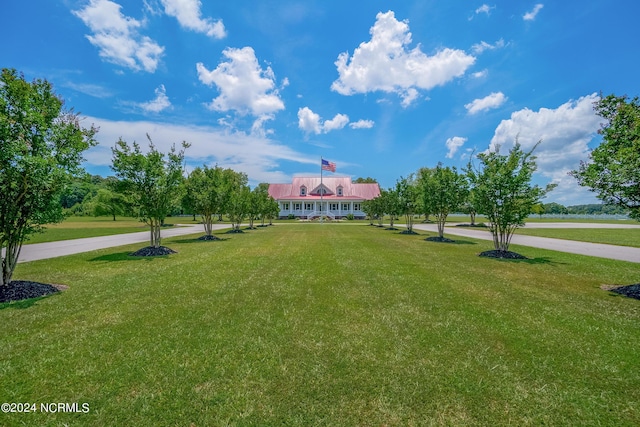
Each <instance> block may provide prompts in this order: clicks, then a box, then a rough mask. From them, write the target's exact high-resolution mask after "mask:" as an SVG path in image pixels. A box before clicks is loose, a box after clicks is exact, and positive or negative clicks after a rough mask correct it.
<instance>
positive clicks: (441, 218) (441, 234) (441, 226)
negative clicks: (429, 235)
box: [436, 215, 447, 239]
mask: <svg viewBox="0 0 640 427" xmlns="http://www.w3.org/2000/svg"><path fill="white" fill-rule="evenodd" d="M436 218H437V219H438V236H439V237H440V238H441V239H442V238H443V237H444V224H445V222H446V220H447V217H446V216H444V215H436Z"/></svg>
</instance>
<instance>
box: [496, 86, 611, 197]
mask: <svg viewBox="0 0 640 427" xmlns="http://www.w3.org/2000/svg"><path fill="white" fill-rule="evenodd" d="M598 99H599V98H598V95H597V94H595V93H594V94H591V95H588V96H584V97H582V98H580V99H578V100H577V101H569V102H566V103H565V104H562V105H561V106H559V107H558V108H556V109H548V108H541V109H540V110H539V111H537V112H536V111H532V110H529V109H528V108H525V109H523V110H520V111H516V112H514V113H513V114H511V118H510V119H508V120H503V121H502V122H501V123H500V124H499V125H498V127H497V128H496V130H495V134H494V136H493V138H492V140H491V145H490V147H489V148H490V149H491V150H495V149H496V147H497V146H500V147H501V152H506V150H508V149H509V148H511V147H513V144H514V141H515V139H516V137H518V142H519V143H520V145H521V146H522V148H523V149H524V150H530V149H531V148H532V147H533V146H534V145H535V144H536V143H537V142H538V141H540V140H542V143H541V144H540V145H539V146H538V148H536V151H534V155H535V156H537V165H538V172H539V173H540V174H541V175H542V176H544V177H547V178H551V179H552V181H553V182H555V183H557V184H558V188H557V189H556V190H554V191H553V192H552V193H550V195H549V198H550V199H551V198H553V199H554V200H560V199H559V198H560V197H561V196H562V197H564V199H562V200H563V202H565V203H564V204H567V203H569V204H570V203H577V202H580V200H584V199H585V198H590V199H593V195H592V194H591V193H589V192H588V191H587V190H586V189H583V188H580V187H579V186H578V185H577V183H576V181H575V179H574V178H572V177H568V176H567V174H568V172H569V171H570V170H573V169H577V167H578V166H579V165H580V160H587V159H588V156H589V148H588V144H589V142H590V141H591V140H592V139H593V138H594V137H595V136H596V134H597V131H598V129H599V128H600V121H601V119H600V117H599V116H597V115H596V113H595V112H594V110H593V103H594V102H596V101H597V100H598ZM589 194H591V197H589Z"/></svg>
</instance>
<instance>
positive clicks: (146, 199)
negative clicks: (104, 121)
mask: <svg viewBox="0 0 640 427" xmlns="http://www.w3.org/2000/svg"><path fill="white" fill-rule="evenodd" d="M147 139H148V140H149V152H148V153H147V154H143V153H142V151H141V150H140V145H138V143H136V142H134V143H133V146H132V147H130V146H129V144H128V143H127V142H125V141H123V140H122V139H120V140H118V142H117V143H116V145H115V147H113V148H112V149H111V151H112V153H113V164H112V166H111V168H112V169H113V171H114V172H115V173H116V176H117V177H118V178H120V187H121V190H122V191H123V192H124V193H125V194H126V195H127V196H128V197H129V199H130V200H131V202H132V204H133V206H134V208H135V213H136V215H137V216H138V217H139V218H140V220H142V221H143V222H144V223H146V224H147V225H149V226H150V229H151V230H150V232H151V234H150V239H149V245H150V246H151V247H153V248H159V247H160V243H161V239H160V227H161V225H162V223H163V222H164V219H165V218H166V217H167V216H168V215H169V213H170V212H171V210H172V209H173V206H174V204H176V203H177V201H178V200H179V196H180V195H179V189H180V185H181V183H182V180H183V177H182V162H183V160H184V151H185V150H186V149H187V148H188V147H189V144H187V143H186V142H183V143H182V149H181V150H180V151H176V147H175V144H174V145H173V146H172V147H171V150H170V151H169V153H168V154H167V158H166V159H165V155H164V154H163V153H161V152H159V151H158V150H157V149H156V147H155V146H154V145H153V141H151V138H150V137H149V135H147Z"/></svg>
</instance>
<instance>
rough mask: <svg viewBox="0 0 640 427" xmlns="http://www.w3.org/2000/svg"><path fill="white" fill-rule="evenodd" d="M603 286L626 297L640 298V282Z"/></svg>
mask: <svg viewBox="0 0 640 427" xmlns="http://www.w3.org/2000/svg"><path fill="white" fill-rule="evenodd" d="M601 288H602V289H604V290H606V291H611V292H615V293H616V294H619V295H624V296H625V297H629V298H635V299H640V283H636V284H633V285H627V286H615V285H602V286H601Z"/></svg>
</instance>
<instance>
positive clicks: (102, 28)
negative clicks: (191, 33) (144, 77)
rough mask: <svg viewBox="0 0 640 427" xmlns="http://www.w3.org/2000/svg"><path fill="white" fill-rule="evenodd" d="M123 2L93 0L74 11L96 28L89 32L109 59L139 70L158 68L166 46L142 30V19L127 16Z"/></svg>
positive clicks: (89, 36) (104, 55)
mask: <svg viewBox="0 0 640 427" xmlns="http://www.w3.org/2000/svg"><path fill="white" fill-rule="evenodd" d="M120 8H121V6H120V5H119V4H117V3H114V2H112V1H110V0H90V2H89V4H88V5H86V6H85V8H84V9H80V10H76V11H74V12H73V14H74V15H76V16H77V17H78V18H80V19H81V20H82V22H84V23H85V25H86V26H88V27H89V29H90V30H91V31H92V32H93V35H87V36H86V37H87V39H88V40H89V42H90V43H91V44H93V45H94V46H95V47H97V48H98V49H99V52H100V53H99V54H100V56H101V57H102V58H104V59H105V60H106V61H108V62H111V63H114V64H117V65H121V66H124V67H127V68H130V69H132V70H135V71H139V70H144V71H147V72H150V73H153V72H155V70H156V68H157V67H158V63H159V62H160V57H161V56H162V54H163V52H164V48H163V47H162V46H160V45H158V44H157V43H156V42H155V41H153V40H152V39H150V38H149V37H147V36H142V35H140V34H139V33H138V28H140V27H141V23H140V22H139V21H137V20H136V19H134V18H131V17H128V16H124V15H123V14H122V13H121V11H120Z"/></svg>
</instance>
